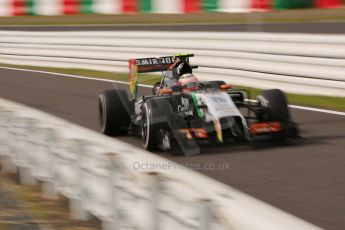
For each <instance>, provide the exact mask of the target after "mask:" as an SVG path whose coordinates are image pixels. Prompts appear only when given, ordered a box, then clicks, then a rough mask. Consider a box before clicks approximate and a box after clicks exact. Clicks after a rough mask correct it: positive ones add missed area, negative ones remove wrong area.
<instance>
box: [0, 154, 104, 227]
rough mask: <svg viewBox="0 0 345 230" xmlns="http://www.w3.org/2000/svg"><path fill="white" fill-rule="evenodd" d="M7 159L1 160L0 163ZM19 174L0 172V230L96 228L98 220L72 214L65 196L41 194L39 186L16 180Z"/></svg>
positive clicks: (98, 225) (98, 224)
mask: <svg viewBox="0 0 345 230" xmlns="http://www.w3.org/2000/svg"><path fill="white" fill-rule="evenodd" d="M5 163H6V162H4V161H0V165H1V164H5ZM17 181H18V175H16V174H10V173H3V172H1V173H0V185H1V187H0V203H1V204H3V205H1V206H0V230H10V229H23V230H25V229H27V230H35V229H38V230H39V229H52V230H97V229H100V223H99V221H97V220H95V219H91V220H89V221H76V220H72V219H71V218H70V213H69V209H68V202H67V200H66V199H62V198H60V199H58V200H48V199H44V198H42V191H41V188H40V186H38V185H37V186H27V185H20V184H18V183H17Z"/></svg>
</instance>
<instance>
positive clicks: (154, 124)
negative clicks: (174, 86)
mask: <svg viewBox="0 0 345 230" xmlns="http://www.w3.org/2000/svg"><path fill="white" fill-rule="evenodd" d="M169 115H170V106H169V104H168V102H167V101H165V100H162V99H161V100H159V99H158V100H157V99H154V98H152V99H149V100H147V101H146V102H145V103H144V104H143V107H142V118H141V137H142V141H143V146H144V148H145V149H147V150H157V149H158V147H159V145H160V144H161V143H160V142H161V139H162V137H160V136H159V134H160V132H159V131H160V130H162V129H166V128H167V120H168V119H169Z"/></svg>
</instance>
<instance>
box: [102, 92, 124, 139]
mask: <svg viewBox="0 0 345 230" xmlns="http://www.w3.org/2000/svg"><path fill="white" fill-rule="evenodd" d="M128 111H129V100H128V96H127V93H126V91H125V90H121V89H120V90H119V89H113V90H107V91H104V92H103V93H102V94H100V95H99V97H98V114H99V124H100V127H101V132H102V133H103V134H106V135H108V136H114V135H119V134H123V133H125V132H126V130H127V128H128V126H129V123H130V117H129V114H128Z"/></svg>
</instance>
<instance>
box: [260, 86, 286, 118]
mask: <svg viewBox="0 0 345 230" xmlns="http://www.w3.org/2000/svg"><path fill="white" fill-rule="evenodd" d="M257 100H258V104H259V106H261V107H262V108H264V114H263V120H264V121H279V122H285V121H290V114H289V108H288V102H287V99H286V96H285V94H284V93H283V92H282V91H281V90H279V89H270V90H265V91H263V92H262V93H261V94H260V95H258V96H257Z"/></svg>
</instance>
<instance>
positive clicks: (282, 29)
mask: <svg viewBox="0 0 345 230" xmlns="http://www.w3.org/2000/svg"><path fill="white" fill-rule="evenodd" d="M0 30H14V31H15V30H18V31H85V30H92V31H119V30H135V31H140V30H143V31H213V32H247V31H252V32H270V33H314V34H315V33H316V34H345V22H299V23H284V22H283V23H263V24H261V23H256V24H211V25H207V24H205V25H188V24H186V25H121V26H119V25H81V26H76V25H75V26H0Z"/></svg>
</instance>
